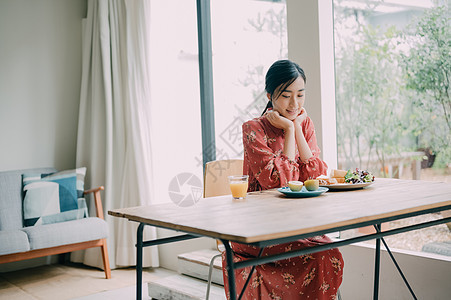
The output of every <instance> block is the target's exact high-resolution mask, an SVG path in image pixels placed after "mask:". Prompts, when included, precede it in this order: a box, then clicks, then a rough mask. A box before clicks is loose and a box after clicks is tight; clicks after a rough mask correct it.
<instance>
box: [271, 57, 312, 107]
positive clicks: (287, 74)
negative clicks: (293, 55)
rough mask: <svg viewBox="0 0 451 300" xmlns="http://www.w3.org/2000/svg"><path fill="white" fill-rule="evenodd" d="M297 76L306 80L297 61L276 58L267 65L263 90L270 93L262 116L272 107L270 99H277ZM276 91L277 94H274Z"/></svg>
mask: <svg viewBox="0 0 451 300" xmlns="http://www.w3.org/2000/svg"><path fill="white" fill-rule="evenodd" d="M299 76H300V77H302V78H303V79H304V82H306V80H307V78H306V77H305V73H304V70H302V68H301V67H300V66H299V65H298V64H297V63H295V62H292V61H291V60H288V59H284V60H278V61H276V62H275V63H273V64H272V66H271V67H269V69H268V72H267V73H266V78H265V90H266V92H267V93H269V94H270V95H271V100H269V101H268V104H267V105H266V108H265V110H264V111H263V113H262V116H263V115H264V114H265V112H266V111H267V110H268V109H269V108H272V100H274V99H277V98H278V97H279V96H280V94H282V92H283V91H284V90H285V89H286V87H287V86H289V85H290V84H292V83H293V82H294V81H295V80H296V79H297V78H298V77H299ZM279 87H280V88H279ZM276 91H277V95H274V93H275V92H276Z"/></svg>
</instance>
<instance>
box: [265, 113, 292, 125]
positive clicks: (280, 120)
mask: <svg viewBox="0 0 451 300" xmlns="http://www.w3.org/2000/svg"><path fill="white" fill-rule="evenodd" d="M265 115H266V118H267V119H268V121H269V123H271V125H272V126H274V127H276V128H280V129H283V130H289V129H293V128H294V126H293V125H294V124H293V122H292V121H290V120H289V119H287V118H285V117H284V116H281V115H280V114H279V112H277V111H274V110H271V111H268V112H267V113H266V114H265Z"/></svg>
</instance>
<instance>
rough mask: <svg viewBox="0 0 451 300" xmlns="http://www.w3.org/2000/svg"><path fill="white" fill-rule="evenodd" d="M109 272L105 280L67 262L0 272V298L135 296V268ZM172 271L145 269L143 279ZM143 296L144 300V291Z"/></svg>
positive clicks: (97, 272)
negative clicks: (108, 277) (109, 275)
mask: <svg viewBox="0 0 451 300" xmlns="http://www.w3.org/2000/svg"><path fill="white" fill-rule="evenodd" d="M0 267H1V266H0ZM111 274H112V278H111V279H105V273H104V272H103V271H102V270H100V269H96V268H91V267H87V266H84V265H81V264H71V263H69V264H67V265H60V264H53V265H45V266H40V267H36V268H30V269H24V270H19V271H13V272H7V273H0V299H1V300H7V299H8V300H10V299H20V300H22V299H23V300H28V299H30V300H31V299H46V300H47V299H77V298H83V299H135V280H136V279H135V274H136V273H135V269H134V268H126V269H115V270H112V271H111ZM174 274H175V272H171V271H167V270H165V269H160V268H158V269H155V270H153V269H145V270H144V272H143V281H144V282H147V281H151V280H155V279H159V278H164V277H166V276H172V275H174ZM124 293H125V295H124ZM90 295H95V297H94V298H93V297H92V296H91V297H89V296H90ZM143 299H148V297H147V291H145V295H144V297H143Z"/></svg>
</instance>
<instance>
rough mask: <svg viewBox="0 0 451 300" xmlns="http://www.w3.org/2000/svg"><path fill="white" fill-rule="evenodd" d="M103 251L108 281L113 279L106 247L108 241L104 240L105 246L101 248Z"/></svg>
mask: <svg viewBox="0 0 451 300" xmlns="http://www.w3.org/2000/svg"><path fill="white" fill-rule="evenodd" d="M100 249H102V259H103V267H104V269H105V277H106V279H110V278H111V268H110V260H109V259H108V249H107V246H106V239H103V245H102V246H100Z"/></svg>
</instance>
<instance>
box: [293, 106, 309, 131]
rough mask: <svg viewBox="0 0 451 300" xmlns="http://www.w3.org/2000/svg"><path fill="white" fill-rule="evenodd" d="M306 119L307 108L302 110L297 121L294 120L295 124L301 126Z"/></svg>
mask: <svg viewBox="0 0 451 300" xmlns="http://www.w3.org/2000/svg"><path fill="white" fill-rule="evenodd" d="M305 119H307V111H306V110H305V108H301V113H300V114H299V115H298V116H297V117H296V119H294V121H293V122H295V124H296V125H299V126H301V124H302V122H304V120H305ZM301 127H302V126H301Z"/></svg>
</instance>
